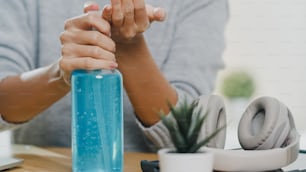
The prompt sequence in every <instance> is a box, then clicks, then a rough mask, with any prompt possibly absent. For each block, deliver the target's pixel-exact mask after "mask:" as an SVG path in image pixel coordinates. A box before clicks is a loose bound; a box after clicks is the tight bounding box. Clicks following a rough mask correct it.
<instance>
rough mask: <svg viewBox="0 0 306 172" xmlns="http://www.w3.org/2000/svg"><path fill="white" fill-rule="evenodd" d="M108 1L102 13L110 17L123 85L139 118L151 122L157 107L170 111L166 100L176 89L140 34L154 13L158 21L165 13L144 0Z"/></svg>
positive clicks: (171, 96)
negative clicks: (160, 68) (162, 71)
mask: <svg viewBox="0 0 306 172" xmlns="http://www.w3.org/2000/svg"><path fill="white" fill-rule="evenodd" d="M111 2H112V4H111V7H112V8H109V7H106V8H104V13H103V14H106V15H104V17H105V16H108V17H106V18H108V19H110V20H111V21H112V38H113V39H114V40H115V42H116V58H117V61H118V64H119V70H120V71H121V73H122V75H123V78H124V79H123V82H124V87H125V89H126V91H127V94H128V96H129V98H130V100H131V103H132V105H133V107H134V110H135V112H136V114H137V117H138V119H140V120H141V121H142V122H143V124H145V125H147V126H151V125H153V124H155V123H156V122H158V121H159V116H158V115H157V114H156V111H157V110H160V109H162V110H163V111H164V112H166V113H167V112H169V109H168V107H167V104H166V101H167V100H168V101H170V102H171V103H173V104H175V103H176V101H177V95H176V92H175V89H174V88H173V87H172V86H171V85H170V83H169V82H168V81H167V80H166V78H165V77H164V76H163V74H162V73H161V71H160V70H159V68H158V66H157V65H156V63H155V62H154V59H153V57H152V56H151V54H150V51H149V49H148V47H147V44H146V42H145V40H144V37H143V35H142V32H144V31H145V30H146V29H147V28H148V24H149V22H150V21H152V18H154V16H155V19H156V20H158V21H161V20H163V19H164V17H165V13H164V11H163V10H161V9H159V8H156V9H153V8H152V7H151V6H147V7H146V6H145V3H144V1H143V0H139V1H132V0H129V1H120V0H112V1H111ZM153 20H154V19H153Z"/></svg>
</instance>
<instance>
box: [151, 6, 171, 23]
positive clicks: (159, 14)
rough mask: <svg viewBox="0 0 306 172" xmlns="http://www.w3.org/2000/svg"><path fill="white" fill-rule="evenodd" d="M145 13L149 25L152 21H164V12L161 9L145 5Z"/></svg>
mask: <svg viewBox="0 0 306 172" xmlns="http://www.w3.org/2000/svg"><path fill="white" fill-rule="evenodd" d="M146 11H147V14H148V18H149V20H150V23H151V22H153V21H164V20H165V18H166V11H165V10H164V9H163V8H159V7H158V8H155V7H153V6H151V5H146Z"/></svg>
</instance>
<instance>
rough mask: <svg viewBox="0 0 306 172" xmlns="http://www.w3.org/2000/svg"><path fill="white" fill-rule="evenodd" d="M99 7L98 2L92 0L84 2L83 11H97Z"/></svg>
mask: <svg viewBox="0 0 306 172" xmlns="http://www.w3.org/2000/svg"><path fill="white" fill-rule="evenodd" d="M99 9H100V6H99V4H97V3H96V2H94V1H88V2H85V4H84V8H83V12H84V13H88V12H89V11H98V10H99Z"/></svg>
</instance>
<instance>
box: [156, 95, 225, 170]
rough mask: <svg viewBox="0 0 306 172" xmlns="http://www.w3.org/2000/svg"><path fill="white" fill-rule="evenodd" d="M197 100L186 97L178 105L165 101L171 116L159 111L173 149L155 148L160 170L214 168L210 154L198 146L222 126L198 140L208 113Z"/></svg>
mask: <svg viewBox="0 0 306 172" xmlns="http://www.w3.org/2000/svg"><path fill="white" fill-rule="evenodd" d="M197 104H198V103H197V102H193V103H191V104H188V103H187V100H185V101H184V102H183V103H182V104H181V105H180V106H178V107H176V108H175V107H174V106H173V105H171V104H170V103H168V106H169V109H170V111H171V114H172V116H173V118H169V117H167V116H165V114H164V113H163V112H159V115H160V116H161V120H162V122H163V124H164V125H165V126H166V128H167V129H168V131H169V133H170V137H171V140H172V142H173V144H174V149H171V148H163V149H161V150H159V151H158V156H159V161H160V170H161V172H187V171H192V172H208V171H212V170H213V154H212V153H211V152H206V151H204V150H203V149H201V148H202V147H203V146H205V145H206V144H208V143H209V141H210V140H211V139H213V138H214V137H215V136H216V135H217V134H218V133H219V132H220V131H221V130H222V129H223V128H224V127H225V126H223V127H221V128H218V129H216V130H215V131H214V132H213V133H211V134H210V135H208V136H207V137H206V138H204V139H203V140H198V136H199V134H200V131H201V127H202V125H203V124H204V122H205V119H206V117H207V114H208V113H205V114H202V112H203V109H202V108H198V106H197Z"/></svg>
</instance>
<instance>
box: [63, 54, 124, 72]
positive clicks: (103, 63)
mask: <svg viewBox="0 0 306 172" xmlns="http://www.w3.org/2000/svg"><path fill="white" fill-rule="evenodd" d="M60 67H61V69H62V70H63V71H65V72H67V73H71V72H72V71H73V70H76V69H86V70H96V69H115V68H117V67H118V64H117V63H116V62H113V61H107V60H103V59H93V58H90V57H78V58H77V57H74V58H62V59H61V61H60Z"/></svg>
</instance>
